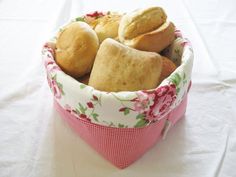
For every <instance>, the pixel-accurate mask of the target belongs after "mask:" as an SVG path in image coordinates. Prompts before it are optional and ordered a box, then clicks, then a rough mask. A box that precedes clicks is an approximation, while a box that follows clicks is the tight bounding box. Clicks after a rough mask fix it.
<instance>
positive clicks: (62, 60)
mask: <svg viewBox="0 0 236 177" xmlns="http://www.w3.org/2000/svg"><path fill="white" fill-rule="evenodd" d="M98 47H99V41H98V37H97V35H96V33H95V31H94V30H93V29H92V28H91V27H90V26H89V25H88V24H86V23H85V22H73V23H70V24H69V25H67V26H66V27H65V28H64V29H63V30H62V31H61V32H60V33H59V36H58V39H57V42H56V62H57V64H58V65H59V66H60V67H61V69H62V70H63V71H64V72H65V73H67V74H69V75H70V76H72V77H74V78H79V77H81V76H83V75H85V74H86V73H88V72H90V71H91V68H92V65H93V62H94V59H95V56H96V53H97V50H98Z"/></svg>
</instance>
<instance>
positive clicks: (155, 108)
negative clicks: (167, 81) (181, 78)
mask: <svg viewBox="0 0 236 177" xmlns="http://www.w3.org/2000/svg"><path fill="white" fill-rule="evenodd" d="M155 93H156V94H155V98H154V103H153V104H152V105H151V106H150V107H149V108H150V109H149V110H148V111H147V113H146V119H147V120H149V121H153V120H155V119H160V118H161V117H162V116H163V115H165V114H166V113H167V112H168V111H169V109H170V106H171V105H172V103H173V102H174V101H175V99H176V87H175V85H173V84H172V85H170V86H169V85H166V86H163V87H160V88H158V89H157V90H156V92H155Z"/></svg>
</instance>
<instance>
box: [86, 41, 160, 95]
mask: <svg viewBox="0 0 236 177" xmlns="http://www.w3.org/2000/svg"><path fill="white" fill-rule="evenodd" d="M161 70H162V59H161V56H160V55H159V54H157V53H154V52H145V51H139V50H136V49H133V48H130V47H128V46H125V45H123V44H121V43H119V42H117V41H115V40H113V39H109V38H108V39H105V40H104V41H103V42H102V44H101V45H100V48H99V50H98V53H97V56H96V59H95V62H94V65H93V69H92V72H91V75H90V79H89V85H90V86H92V87H94V88H95V89H97V90H101V91H107V92H111V91H113V92H118V91H136V90H148V89H153V88H155V87H157V85H158V83H159V81H160V74H161Z"/></svg>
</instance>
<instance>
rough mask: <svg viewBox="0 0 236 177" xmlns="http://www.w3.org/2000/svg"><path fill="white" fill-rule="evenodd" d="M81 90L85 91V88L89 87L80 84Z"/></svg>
mask: <svg viewBox="0 0 236 177" xmlns="http://www.w3.org/2000/svg"><path fill="white" fill-rule="evenodd" d="M79 87H80V89H84V88H85V87H87V86H86V85H85V84H80V86H79Z"/></svg>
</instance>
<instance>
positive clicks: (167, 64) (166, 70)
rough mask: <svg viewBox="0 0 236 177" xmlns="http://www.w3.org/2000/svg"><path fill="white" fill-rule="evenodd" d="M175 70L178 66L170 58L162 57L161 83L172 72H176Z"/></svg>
mask: <svg viewBox="0 0 236 177" xmlns="http://www.w3.org/2000/svg"><path fill="white" fill-rule="evenodd" d="M175 69H176V65H175V64H174V63H173V62H172V61H171V60H170V59H169V58H167V57H164V56H162V71H161V77H160V82H162V81H163V80H164V79H165V78H167V77H168V76H169V75H170V74H171V73H172V72H174V70H175Z"/></svg>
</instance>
